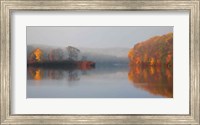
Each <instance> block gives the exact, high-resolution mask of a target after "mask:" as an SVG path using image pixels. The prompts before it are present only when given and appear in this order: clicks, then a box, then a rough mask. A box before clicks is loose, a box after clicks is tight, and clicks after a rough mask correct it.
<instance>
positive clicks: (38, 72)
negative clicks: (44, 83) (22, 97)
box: [34, 69, 41, 80]
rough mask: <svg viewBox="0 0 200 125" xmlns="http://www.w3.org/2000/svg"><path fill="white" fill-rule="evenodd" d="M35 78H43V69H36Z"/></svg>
mask: <svg viewBox="0 0 200 125" xmlns="http://www.w3.org/2000/svg"><path fill="white" fill-rule="evenodd" d="M34 79H35V80H41V71H40V69H38V70H36V71H35V77H34Z"/></svg>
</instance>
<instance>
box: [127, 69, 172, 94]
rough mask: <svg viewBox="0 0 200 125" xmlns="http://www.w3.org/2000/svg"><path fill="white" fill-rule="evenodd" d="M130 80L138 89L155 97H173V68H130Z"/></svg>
mask: <svg viewBox="0 0 200 125" xmlns="http://www.w3.org/2000/svg"><path fill="white" fill-rule="evenodd" d="M128 79H129V80H130V81H131V82H132V83H133V84H134V86H136V87H138V88H142V89H144V90H145V91H148V92H150V93H152V94H154V95H161V96H164V97H168V98H172V97H173V75H172V68H171V69H169V68H166V67H161V66H146V67H142V66H130V71H129V73H128Z"/></svg>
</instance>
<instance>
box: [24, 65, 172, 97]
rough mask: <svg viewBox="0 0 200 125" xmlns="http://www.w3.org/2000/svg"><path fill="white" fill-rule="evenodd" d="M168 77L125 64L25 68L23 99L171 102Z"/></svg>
mask: <svg viewBox="0 0 200 125" xmlns="http://www.w3.org/2000/svg"><path fill="white" fill-rule="evenodd" d="M172 73H173V71H172V70H171V69H168V68H166V67H164V68H163V67H145V68H144V67H130V66H129V65H128V64H112V65H101V64H100V65H98V64H97V65H96V67H95V68H92V69H85V70H80V69H70V70H69V69H62V68H59V69H58V68H53V69H51V68H41V67H27V98H172V97H173V74H172Z"/></svg>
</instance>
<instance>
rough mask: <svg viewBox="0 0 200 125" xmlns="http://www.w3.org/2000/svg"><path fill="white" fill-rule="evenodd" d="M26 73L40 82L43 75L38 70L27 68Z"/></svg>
mask: <svg viewBox="0 0 200 125" xmlns="http://www.w3.org/2000/svg"><path fill="white" fill-rule="evenodd" d="M28 71H29V72H28V73H29V75H31V77H32V79H34V80H41V79H42V77H43V74H44V73H43V70H41V69H40V68H28Z"/></svg>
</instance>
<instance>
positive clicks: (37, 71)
mask: <svg viewBox="0 0 200 125" xmlns="http://www.w3.org/2000/svg"><path fill="white" fill-rule="evenodd" d="M83 72H84V71H83ZM65 78H66V79H67V80H68V81H76V80H80V73H79V70H72V69H71V70H60V69H59V70H58V69H44V68H39V67H28V76H27V79H28V80H45V79H50V80H59V79H65Z"/></svg>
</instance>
